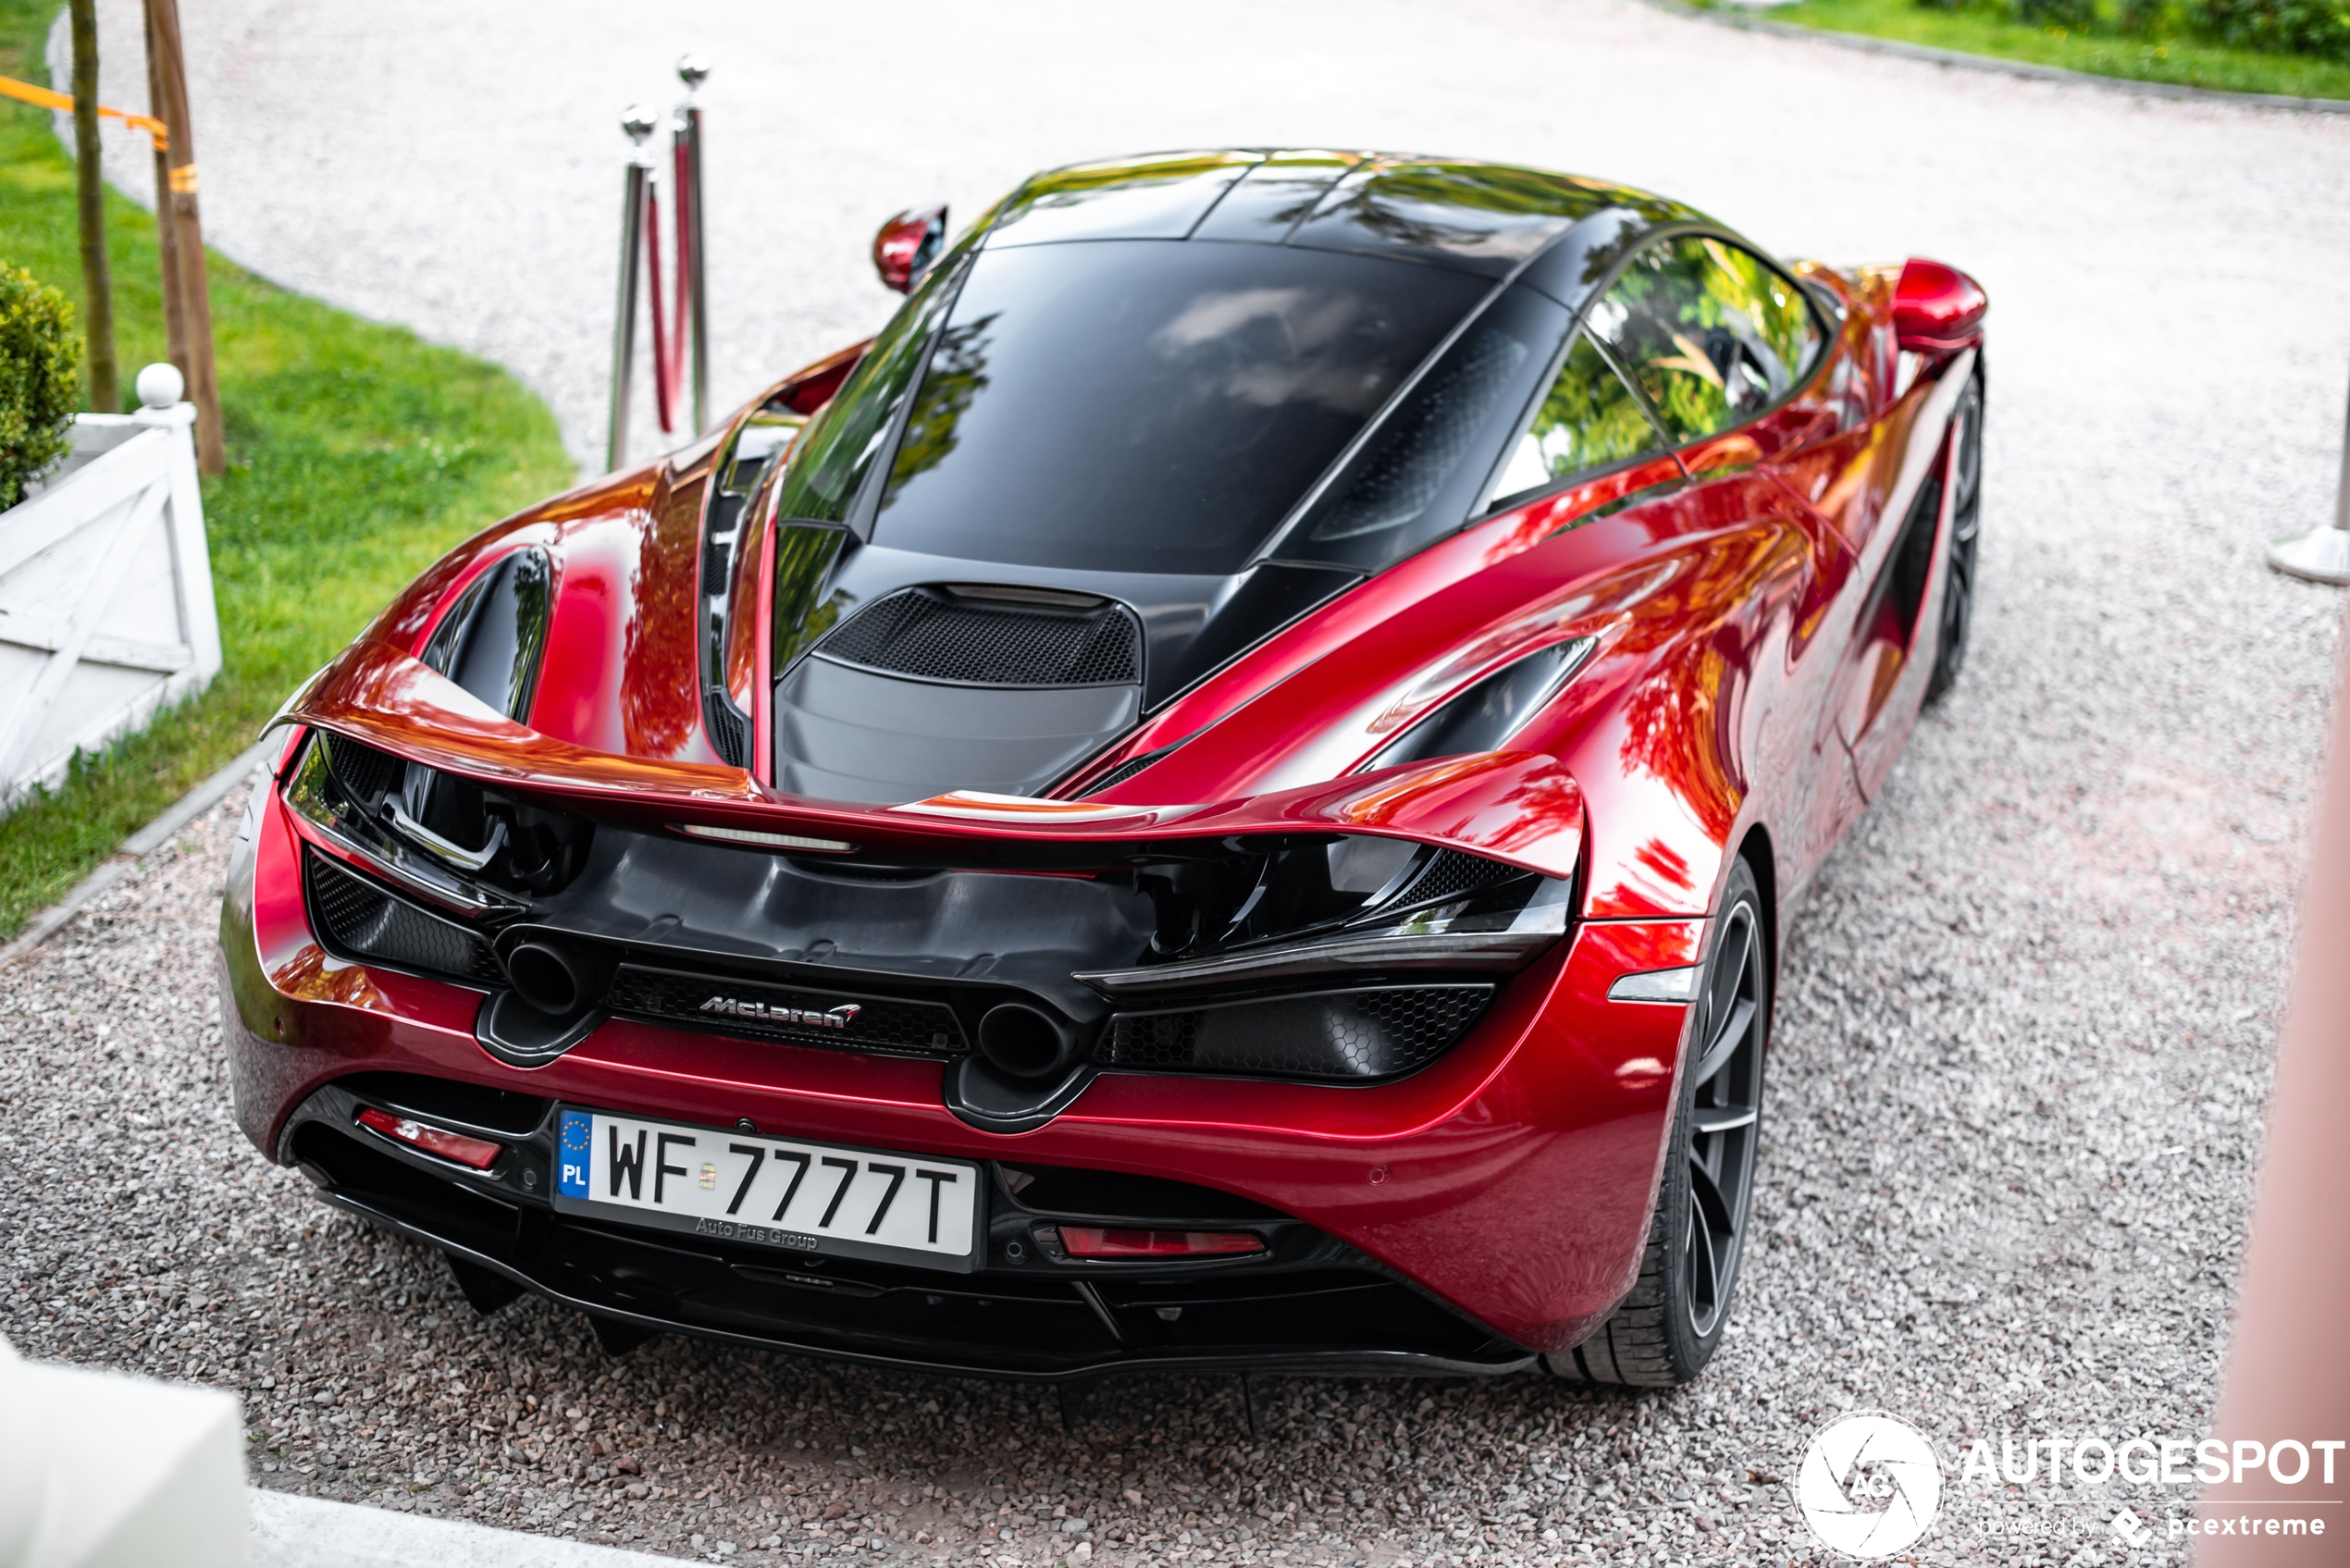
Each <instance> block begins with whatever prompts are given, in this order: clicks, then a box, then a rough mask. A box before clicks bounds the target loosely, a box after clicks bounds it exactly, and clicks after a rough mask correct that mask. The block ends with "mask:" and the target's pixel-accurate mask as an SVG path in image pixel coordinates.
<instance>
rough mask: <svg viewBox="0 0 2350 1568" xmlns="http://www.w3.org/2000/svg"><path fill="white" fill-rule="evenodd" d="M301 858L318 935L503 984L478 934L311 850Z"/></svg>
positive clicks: (360, 952) (415, 965) (365, 954)
mask: <svg viewBox="0 0 2350 1568" xmlns="http://www.w3.org/2000/svg"><path fill="white" fill-rule="evenodd" d="M303 859H304V861H305V862H306V863H307V866H308V870H309V881H310V914H311V919H312V920H315V922H316V923H317V927H318V934H320V935H321V936H323V937H325V938H326V939H327V941H328V944H329V945H332V946H334V947H335V948H337V949H339V950H340V951H342V952H344V953H348V954H350V955H351V956H352V957H355V958H380V959H382V960H383V961H384V962H385V963H388V964H398V965H400V966H401V967H402V968H403V969H426V970H429V971H430V972H432V973H434V974H444V975H449V976H451V977H452V978H454V979H457V980H463V981H466V982H471V983H473V984H476V985H503V984H504V983H505V976H504V975H503V973H502V972H501V970H500V969H499V968H498V960H497V958H496V957H495V956H494V955H493V954H492V953H491V952H490V950H489V943H487V942H485V941H484V940H482V938H481V936H480V935H479V933H477V932H473V931H470V930H468V929H466V928H465V927H464V926H462V925H459V924H458V923H457V922H456V921H454V920H442V919H441V918H440V917H439V915H431V914H427V913H426V912H425V911H424V910H422V909H419V908H417V907H415V906H414V904H411V903H409V902H408V901H407V900H405V899H402V898H395V897H393V896H392V895H390V894H389V893H386V892H384V891H383V890H382V889H381V888H378V887H377V886H376V885H375V883H371V882H368V881H366V880H365V878H362V877H356V876H353V875H352V874H351V873H350V872H349V871H346V870H343V869H342V868H341V867H340V866H337V865H335V864H334V863H333V862H332V861H330V860H328V859H327V858H325V857H324V856H322V855H320V854H318V853H317V852H316V851H315V850H313V851H310V852H308V853H306V854H305V855H304V856H303Z"/></svg>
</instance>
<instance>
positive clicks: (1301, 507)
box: [219, 149, 1985, 1385]
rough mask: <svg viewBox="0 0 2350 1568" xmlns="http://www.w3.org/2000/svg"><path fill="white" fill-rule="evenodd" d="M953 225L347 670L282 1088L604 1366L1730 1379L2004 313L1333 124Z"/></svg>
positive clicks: (300, 858)
mask: <svg viewBox="0 0 2350 1568" xmlns="http://www.w3.org/2000/svg"><path fill="white" fill-rule="evenodd" d="M874 255H875V260H876V263H877V265H879V266H880V267H881V270H882V272H883V276H884V281H885V282H888V283H890V284H891V285H892V286H893V287H897V288H899V289H902V290H906V291H907V294H908V297H907V299H906V301H905V302H904V304H903V305H902V306H900V307H899V309H898V310H897V314H896V315H895V316H894V317H893V318H892V319H891V320H890V321H889V323H888V325H887V326H885V327H884V328H883V329H882V330H881V332H880V333H879V335H878V336H876V337H875V338H873V339H872V340H871V341H870V342H866V343H863V344H860V345H857V346H855V347H852V348H849V349H847V350H844V351H843V352H839V353H836V354H835V355H834V356H832V357H831V358H829V359H826V360H823V361H822V362H820V363H818V364H814V365H812V366H810V367H809V368H808V369H806V370H803V371H801V372H799V373H798V375H795V376H792V377H788V378H786V379H785V380H783V381H781V382H780V383H778V384H776V385H775V386H774V387H773V388H772V389H770V390H768V391H767V392H766V393H765V394H763V395H762V396H761V397H759V398H758V399H757V400H756V401H753V402H751V403H750V404H748V406H747V407H745V408H743V409H742V410H741V411H739V412H738V413H736V414H734V415H733V416H732V417H731V418H730V419H728V420H727V421H726V423H725V425H724V429H723V430H721V431H718V432H717V433H715V434H713V435H711V436H710V437H709V438H705V439H702V440H700V441H699V443H698V444H695V445H693V446H690V447H687V448H686V449H684V450H683V451H677V452H674V453H673V454H671V455H670V456H668V457H666V458H663V459H662V460H661V461H659V462H656V463H650V464H649V465H646V466H643V467H640V468H636V469H633V470H629V471H626V472H622V473H617V474H613V475H608V476H607V477H604V478H602V479H599V480H596V481H595V482H593V483H591V484H588V485H586V486H584V487H582V488H578V489H576V490H574V491H572V492H571V493H569V494H567V495H563V496H560V497H558V498H556V499H554V500H550V501H548V502H546V503H544V504H543V505H540V506H537V507H534V508H532V509H531V510H529V511H527V512H523V513H521V514H520V515H518V516H515V517H513V518H510V519H508V520H507V521H505V522H502V523H501V524H499V525H496V526H494V527H492V528H489V530H487V531H486V532H484V533H482V534H480V535H478V536H477V537H475V538H473V539H471V540H469V541H468V542H466V543H465V544H464V545H463V546H461V547H460V548H459V549H456V550H455V551H454V552H452V553H451V554H450V555H449V556H447V557H446V558H445V559H443V560H442V561H441V562H439V563H438V564H437V565H435V566H433V567H432V568H431V569H430V570H429V571H427V573H426V574H424V575H423V576H422V577H420V578H419V579H417V581H416V582H415V583H414V586H411V587H409V588H408V589H406V590H405V591H404V592H402V594H401V595H400V597H399V598H398V599H397V600H396V601H395V602H393V604H392V605H391V606H390V608H389V609H388V610H386V611H384V612H383V614H382V615H381V616H380V617H379V618H378V619H377V621H376V622H375V623H373V624H372V625H371V626H369V627H368V628H367V630H366V631H365V634H364V635H363V636H361V637H360V638H359V639H358V640H357V641H356V642H354V643H352V645H351V647H350V648H346V649H345V650H344V651H343V652H342V653H341V654H340V656H339V657H337V658H336V659H335V660H334V661H333V662H331V663H330V664H328V666H327V667H326V668H325V669H324V670H323V671H321V672H320V673H318V675H317V676H315V678H314V679H313V680H312V681H310V682H309V683H308V684H307V685H305V686H304V687H303V689H302V690H301V691H300V692H299V693H298V694H297V695H296V696H295V698H293V699H292V700H291V701H290V702H289V703H288V705H287V707H286V709H285V710H284V712H283V713H282V714H281V715H280V716H279V718H278V721H277V722H278V725H279V726H281V728H282V733H283V735H284V736H285V746H284V749H283V752H282V754H281V756H280V759H279V760H278V765H277V767H276V769H275V772H274V774H273V776H272V777H271V778H270V779H269V780H268V781H267V782H266V784H264V785H263V786H262V787H261V788H260V789H259V790H258V791H257V792H256V793H255V795H254V800H253V804H252V807H251V809H250V810H249V812H248V814H247V817H246V820H245V825H244V829H243V832H242V833H241V838H240V841H239V846H238V850H237V855H236V858H235V861H234V865H233V869H232V870H231V872H230V875H229V889H228V894H227V899H226V903H225V907H224V908H223V911H222V917H221V927H220V958H219V966H220V983H221V985H222V987H223V990H224V996H225V1002H224V1009H223V1015H224V1019H225V1021H226V1024H227V1033H228V1040H229V1043H228V1051H229V1060H230V1066H231V1077H232V1080H233V1086H234V1093H235V1098H236V1110H237V1115H238V1117H239V1120H240V1122H241V1126H242V1127H243V1128H244V1130H245V1131H246V1133H247V1134H248V1135H249V1136H250V1137H251V1138H252V1139H253V1141H254V1143H256V1144H257V1145H259V1147H260V1148H261V1149H262V1151H263V1152H264V1153H265V1154H267V1155H268V1156H269V1157H270V1158H272V1159H274V1160H278V1161H280V1162H283V1163H286V1164H289V1165H292V1166H294V1167H299V1169H300V1170H301V1171H302V1172H303V1174H304V1175H305V1176H306V1177H307V1178H308V1179H310V1180H311V1181H312V1182H313V1183H314V1184H315V1186H316V1187H317V1188H318V1190H319V1191H320V1192H321V1193H322V1194H323V1195H324V1196H325V1198H326V1200H327V1201H328V1202H329V1203H332V1204H337V1205H339V1206H340V1207H342V1208H344V1209H347V1210H349V1211H351V1212H352V1213H353V1214H356V1215H360V1216H365V1217H366V1218H367V1219H369V1220H371V1221H373V1222H375V1223H377V1224H379V1225H382V1226H386V1227H389V1228H392V1229H394V1230H397V1231H400V1232H402V1233H404V1234H406V1235H408V1236H410V1237H413V1238H415V1239H416V1240H418V1241H422V1242H425V1243H427V1244H428V1245H430V1246H433V1247H436V1248H439V1249H440V1250H441V1251H442V1252H443V1253H446V1254H447V1257H448V1259H449V1262H450V1266H451V1268H452V1269H453V1270H454V1272H455V1275H456V1278H457V1281H458V1283H459V1284H460V1286H461V1287H462V1288H463V1290H464V1293H465V1294H466V1296H467V1297H468V1298H469V1299H470V1300H471V1302H472V1303H473V1304H474V1305H475V1306H476V1307H477V1308H479V1309H481V1310H483V1311H494V1310H496V1309H497V1308H498V1307H500V1306H501V1305H502V1304H503V1303H505V1302H507V1301H509V1300H511V1299H512V1298H513V1297H514V1296H515V1295H517V1294H518V1293H519V1292H521V1291H525V1290H530V1291H536V1292H538V1294H540V1295H542V1296H545V1297H547V1298H549V1299H550V1300H552V1301H555V1302H558V1303H564V1304H567V1305H569V1306H572V1307H575V1308H576V1309H578V1310H579V1311H581V1312H583V1313H585V1314H586V1315H587V1316H588V1318H589V1319H590V1320H591V1322H592V1323H593V1325H594V1327H595V1331H596V1333H597V1335H598V1337H599V1338H600V1340H601V1341H602V1343H603V1344H604V1345H605V1346H606V1347H607V1348H608V1349H610V1350H611V1351H612V1352H615V1353H617V1352H623V1351H625V1350H626V1349H627V1348H628V1347H629V1346H631V1345H633V1344H635V1343H637V1342H638V1341H640V1340H643V1339H645V1338H646V1337H648V1336H649V1335H650V1334H653V1333H657V1332H662V1331H670V1332H679V1333H688V1334H696V1335H702V1336H707V1337H710V1338H712V1339H718V1340H732V1341H736V1342H740V1343H745V1344H751V1345H761V1346H769V1347H774V1348H779V1349H784V1350H788V1351H793V1352H803V1353H807V1354H811V1355H820V1356H831V1357H838V1358H844V1359H848V1360H853V1361H860V1362H867V1363H874V1364H892V1365H897V1366H903V1367H919V1368H929V1369H936V1370H938V1371H943V1372H950V1373H956V1374H979V1375H983V1376H993V1377H1016V1378H1033V1379H1045V1380H1075V1379H1088V1378H1095V1377H1103V1376H1106V1375H1112V1374H1117V1373H1120V1372H1131V1371H1143V1370H1153V1369H1162V1370H1164V1369H1173V1370H1190V1371H1200V1370H1210V1369H1223V1370H1248V1369H1251V1368H1266V1369H1274V1368H1278V1369H1281V1370H1285V1371H1289V1372H1292V1373H1298V1372H1305V1373H1313V1372H1328V1373H1344V1374H1348V1375H1357V1374H1363V1373H1369V1372H1378V1371H1381V1370H1387V1371H1402V1372H1424V1373H1425V1372H1436V1373H1444V1374H1453V1375H1458V1374H1468V1373H1498V1372H1507V1371H1511V1370H1515V1369H1518V1368H1522V1367H1525V1366H1527V1365H1528V1364H1530V1363H1532V1362H1534V1361H1535V1360H1537V1359H1538V1358H1540V1360H1541V1361H1542V1363H1543V1364H1545V1365H1547V1366H1548V1367H1549V1368H1550V1370H1552V1372H1554V1373H1557V1374H1559V1375H1561V1376H1565V1377H1577V1378H1583V1379H1588V1380H1591V1381H1597V1382H1604V1383H1624V1384H1645V1385H1663V1384H1673V1383H1677V1382H1681V1381H1683V1380H1686V1379H1688V1378H1689V1377H1693V1376H1695V1375H1696V1374H1697V1372H1698V1371H1699V1369H1700V1368H1701V1367H1702V1366H1703V1365H1704V1364H1705V1363H1706V1360H1707V1358H1708V1357H1709V1356H1710V1355H1711V1354H1712V1353H1713V1350H1714V1348H1715V1347H1716V1346H1717V1345H1718V1344H1719V1342H1720V1340H1721V1336H1722V1333H1723V1329H1724V1326H1725V1321H1726V1319H1727V1316H1728V1314H1729V1310H1730V1303H1731V1298H1732V1292H1733V1290H1735V1288H1736V1286H1737V1283H1738V1266H1739V1260H1740V1255H1741V1251H1742V1247H1743V1242H1744V1239H1745V1232H1746V1230H1747V1228H1748V1216H1749V1212H1750V1204H1751V1200H1752V1197H1753V1192H1754V1186H1755V1181H1756V1150H1757V1145H1758V1141H1759V1139H1760V1135H1761V1128H1762V1123H1761V1121H1760V1119H1759V1118H1760V1115H1761V1111H1762V1085H1763V1076H1764V1068H1765V1066H1766V1064H1767V1062H1768V1058H1769V1047H1770V1039H1771V1023H1772V997H1773V991H1774V981H1775V975H1776V964H1777V957H1778V955H1779V953H1780V951H1781V946H1782V942H1783V939H1784V933H1785V932H1786V930H1787V921H1788V920H1789V918H1790V916H1791V914H1792V913H1793V911H1794V909H1795V908H1796V907H1797V905H1798V902H1799V900H1800V895H1801V894H1802V893H1803V890H1804V889H1805V888H1806V886H1807V885H1808V884H1809V883H1810V882H1811V881H1812V877H1813V875H1814V873H1815V872H1816V870H1817V869H1818V867H1819V866H1820V863H1821V860H1822V858H1823V857H1824V856H1825V855H1826V853H1827V851H1828V850H1829V848H1830V847H1831V846H1833V845H1834V844H1835V843H1836V841H1837V837H1838V835H1839V834H1840V833H1843V832H1844V830H1845V829H1846V828H1847V827H1849V825H1850V824H1851V822H1852V821H1853V820H1854V818H1855V817H1856V816H1857V815H1858V814H1859V813H1860V812H1861V810H1862V809H1864V808H1865V806H1866V804H1867V802H1868V800H1869V799H1870V797H1871V796H1872V795H1874V793H1875V792H1876V791H1877V790H1878V789H1879V788H1881V787H1882V786H1883V784H1884V783H1885V780H1886V774H1887V773H1888V772H1889V771H1890V770H1891V769H1892V767H1893V764H1894V761H1895V759H1896V758H1897V756H1898V755H1899V751H1900V749H1901V747H1902V744H1903V742H1904V740H1905V739H1906V738H1907V736H1908V735H1909V732H1910V730H1911V726H1912V725H1913V723H1914V722H1916V719H1917V716H1918V713H1919V711H1920V710H1921V708H1922V707H1923V705H1924V704H1926V703H1929V702H1932V701H1933V700H1935V698H1936V697H1937V696H1939V695H1940V694H1941V693H1942V692H1943V691H1944V690H1945V689H1946V688H1947V687H1948V685H1950V683H1951V682H1952V680H1953V679H1954V678H1955V676H1956V675H1957V673H1958V671H1959V666H1960V658H1961V656H1962V655H1963V653H1964V651H1965V648H1966V641H1967V627H1968V613H1969V608H1970V605H1971V602H1972V597H1973V594H1972V585H1973V570H1974V561H1975V537H1976V526H1977V518H1978V514H1979V505H1980V496H1981V472H1982V460H1981V449H1982V432H1983V407H1984V403H1983V399H1984V372H1983V362H1982V339H1983V328H1982V320H1983V315H1984V310H1985V297H1984V294H1983V292H1982V290H1980V289H1979V288H1978V287H1976V285H1975V284H1974V282H1973V280H1972V279H1971V278H1968V277H1967V276H1966V275H1964V274H1963V273H1960V272H1958V271H1956V270H1954V269H1952V268H1950V267H1948V266H1945V265H1939V264H1937V263H1934V262H1928V261H1919V260H1912V261H1910V262H1909V263H1907V264H1906V265H1887V266H1860V267H1853V268H1849V269H1847V268H1838V267H1834V266H1829V265H1820V264H1816V263H1811V262H1783V261H1780V260H1778V259H1775V258H1774V257H1772V256H1769V255H1767V254H1765V253H1763V252H1762V251H1761V250H1760V249H1758V248H1757V247H1755V246H1754V245H1752V244H1751V243H1750V242H1749V241H1745V240H1743V239H1741V238H1740V237H1739V236H1738V234H1737V233H1736V232H1734V231H1733V230H1731V229H1728V228H1724V227H1723V226H1722V225H1720V224H1718V223H1716V222H1714V221H1713V219H1711V218H1709V217H1707V216H1704V215H1703V214H1701V213H1699V212H1696V211H1693V210H1692V209H1690V208H1688V207H1686V206H1682V205H1680V204H1676V203H1674V202H1671V201H1667V200H1664V199H1662V198H1659V197H1656V196H1651V195H1647V194H1644V193H1642V192H1640V191H1633V190H1628V189H1626V188H1624V187H1622V186H1618V185H1613V184H1609V183H1606V182H1603V181H1600V180H1595V179H1583V178H1577V177H1572V176H1566V175H1559V174H1552V173H1547V172H1543V171H1540V170H1536V169H1529V168H1520V167H1506V166H1501V165H1494V164H1484V163H1474V162H1462V161H1452V160H1443V159H1433V158H1421V157H1409V156H1392V155H1384V154H1334V153H1329V152H1318V151H1317V152H1293V151H1290V152H1285V151H1271V152H1268V151H1265V150H1262V149H1258V150H1252V151H1235V152H1209V153H1189V154H1179V155H1168V156H1153V157H1145V158H1136V159H1128V160H1121V161H1119V162H1115V163H1107V164H1095V165H1087V166H1083V167H1071V168H1064V169H1059V170H1056V171H1053V172H1050V173H1046V174H1042V175H1039V176H1037V177H1036V178H1034V179H1031V180H1029V181H1028V182H1027V183H1026V184H1024V185H1022V186H1020V188H1019V189H1018V190H1016V191H1013V192H1012V193H1011V194H1010V195H1009V196H1008V197H1007V198H1005V199H1004V200H1003V201H1002V202H1001V203H1000V204H998V205H996V207H995V208H993V209H992V210H990V211H989V212H988V213H987V214H986V215H985V216H983V217H982V218H981V219H980V220H979V221H978V222H977V223H975V224H974V225H972V226H971V228H970V229H969V231H968V232H966V233H965V234H963V235H962V236H961V238H960V239H959V240H957V241H954V242H953V243H951V244H949V243H947V242H946V220H945V213H944V210H943V209H939V210H935V211H932V212H926V213H916V214H909V215H907V216H904V217H902V218H900V219H897V220H893V222H892V224H891V225H889V226H887V227H885V228H884V229H883V231H882V234H881V236H880V238H879V239H878V240H877V241H876V242H875V246H874Z"/></svg>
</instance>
